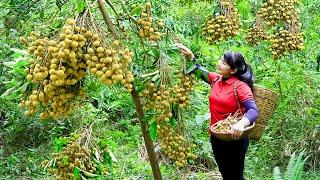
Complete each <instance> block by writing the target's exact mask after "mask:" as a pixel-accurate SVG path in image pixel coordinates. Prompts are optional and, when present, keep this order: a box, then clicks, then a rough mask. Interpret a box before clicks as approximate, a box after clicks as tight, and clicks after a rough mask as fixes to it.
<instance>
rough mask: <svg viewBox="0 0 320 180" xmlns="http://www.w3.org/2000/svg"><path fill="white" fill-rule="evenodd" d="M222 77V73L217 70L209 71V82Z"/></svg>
mask: <svg viewBox="0 0 320 180" xmlns="http://www.w3.org/2000/svg"><path fill="white" fill-rule="evenodd" d="M221 77H222V75H221V74H218V73H216V72H209V73H208V78H209V82H210V83H211V82H212V81H214V80H218V79H220V78H221Z"/></svg>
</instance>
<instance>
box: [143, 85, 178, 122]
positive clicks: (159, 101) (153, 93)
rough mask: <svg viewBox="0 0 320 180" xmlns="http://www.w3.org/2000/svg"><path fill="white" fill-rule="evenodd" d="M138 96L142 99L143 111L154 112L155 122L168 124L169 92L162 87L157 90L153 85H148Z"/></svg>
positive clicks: (169, 110) (169, 113) (169, 115)
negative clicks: (152, 110)
mask: <svg viewBox="0 0 320 180" xmlns="http://www.w3.org/2000/svg"><path fill="white" fill-rule="evenodd" d="M140 96H142V97H144V109H145V110H150V109H154V110H155V116H156V118H157V121H158V122H159V121H166V122H168V121H169V120H170V118H171V117H172V112H171V97H170V91H169V90H166V88H165V86H164V85H161V86H160V88H157V87H156V85H155V84H154V83H152V82H151V83H149V84H148V85H147V88H146V89H145V90H143V91H142V93H141V94H140Z"/></svg>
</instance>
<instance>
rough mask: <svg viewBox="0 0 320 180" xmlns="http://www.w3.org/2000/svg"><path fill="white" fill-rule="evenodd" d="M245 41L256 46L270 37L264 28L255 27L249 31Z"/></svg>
mask: <svg viewBox="0 0 320 180" xmlns="http://www.w3.org/2000/svg"><path fill="white" fill-rule="evenodd" d="M245 39H246V41H247V42H248V43H249V44H250V45H256V44H258V43H259V42H260V41H263V40H268V39H269V36H268V34H267V33H266V32H265V31H264V29H263V28H262V27H260V26H254V27H251V28H250V29H249V30H248V32H247V34H246V36H245Z"/></svg>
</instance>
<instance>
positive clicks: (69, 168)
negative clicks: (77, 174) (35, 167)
mask: <svg viewBox="0 0 320 180" xmlns="http://www.w3.org/2000/svg"><path fill="white" fill-rule="evenodd" d="M90 153H91V151H90V149H88V148H86V147H85V146H82V145H81V144H79V139H77V140H75V141H71V140H70V141H69V143H68V144H67V145H66V147H64V148H63V149H62V151H60V152H59V153H53V159H55V161H56V162H55V165H52V164H51V165H50V166H49V167H48V169H47V170H48V172H49V173H50V174H51V175H53V176H55V178H56V179H57V180H59V179H61V180H64V179H74V175H73V171H74V168H76V167H77V168H79V169H80V170H81V173H83V172H86V173H85V175H88V174H89V173H91V174H92V173H93V174H98V172H97V168H96V165H95V163H94V161H93V160H92V158H91V154H90ZM41 165H42V167H45V166H47V165H49V161H48V160H45V161H43V162H42V163H41ZM100 173H102V174H108V172H107V170H106V169H103V170H102V171H101V170H100Z"/></svg>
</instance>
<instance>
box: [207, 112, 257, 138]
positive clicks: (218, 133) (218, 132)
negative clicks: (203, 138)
mask: <svg viewBox="0 0 320 180" xmlns="http://www.w3.org/2000/svg"><path fill="white" fill-rule="evenodd" d="M241 118H242V116H229V117H227V118H226V119H224V120H221V121H218V122H216V123H214V124H213V125H211V126H210V129H209V131H210V133H211V134H212V135H213V136H215V137H217V138H218V139H220V140H223V141H233V140H234V139H233V138H232V136H231V133H230V130H231V127H232V126H233V125H234V124H236V123H237V122H238V121H240V120H241ZM254 125H255V123H253V124H252V125H250V126H247V127H245V129H244V131H243V133H242V135H241V136H240V138H239V139H243V138H246V137H248V136H249V134H250V132H251V129H252V128H253V127H254Z"/></svg>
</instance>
